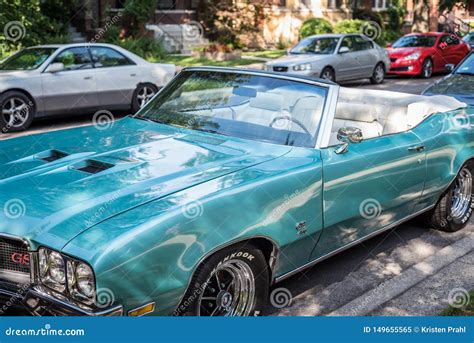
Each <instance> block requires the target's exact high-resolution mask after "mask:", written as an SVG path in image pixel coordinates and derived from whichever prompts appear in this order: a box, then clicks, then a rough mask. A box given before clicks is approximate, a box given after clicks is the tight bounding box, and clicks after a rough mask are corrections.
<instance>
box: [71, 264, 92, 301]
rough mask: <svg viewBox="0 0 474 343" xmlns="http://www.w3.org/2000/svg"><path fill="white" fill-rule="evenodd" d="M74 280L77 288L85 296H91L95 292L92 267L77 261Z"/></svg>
mask: <svg viewBox="0 0 474 343" xmlns="http://www.w3.org/2000/svg"><path fill="white" fill-rule="evenodd" d="M76 282H77V288H78V290H79V291H80V292H81V293H82V294H83V295H85V296H86V297H87V298H92V297H93V296H94V294H95V281H94V273H93V272H92V269H91V268H90V267H89V266H88V265H86V264H84V263H79V264H78V265H77V267H76Z"/></svg>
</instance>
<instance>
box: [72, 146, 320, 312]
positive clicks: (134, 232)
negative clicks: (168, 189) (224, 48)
mask: <svg viewBox="0 0 474 343" xmlns="http://www.w3.org/2000/svg"><path fill="white" fill-rule="evenodd" d="M321 213H322V199H321V159H320V154H319V151H317V150H314V149H295V150H294V151H292V152H291V153H289V154H288V155H287V156H285V157H282V158H279V159H276V160H273V161H268V162H265V163H263V164H260V165H257V166H254V167H251V168H248V169H245V170H241V171H239V172H236V173H234V174H231V175H226V176H223V177H221V178H218V179H215V180H212V181H209V182H206V183H203V184H200V185H196V186H194V187H192V188H189V189H187V190H183V191H181V192H177V193H175V194H172V195H170V196H168V197H166V198H163V199H161V200H158V201H154V202H151V203H148V204H146V205H143V206H140V207H139V208H136V209H134V210H131V211H128V212H126V213H123V214H122V215H119V216H116V217H114V218H112V219H110V220H108V221H105V222H103V223H101V224H99V225H97V226H96V227H93V228H91V229H89V230H87V231H85V232H84V233H82V234H80V235H79V236H78V237H76V238H74V239H73V240H72V241H71V242H69V243H68V244H67V245H66V246H65V247H64V249H63V251H64V252H65V253H67V254H70V255H72V256H77V257H80V258H82V259H84V260H86V261H88V262H89V263H90V264H91V265H92V266H93V268H94V270H95V272H96V279H97V287H98V288H99V289H110V290H111V291H112V293H113V294H114V297H115V299H116V301H117V302H119V303H121V304H123V305H124V308H125V310H126V311H128V310H130V309H132V308H134V307H137V306H140V305H143V304H144V303H147V302H149V301H155V302H156V305H157V306H156V311H155V314H171V313H172V312H173V311H174V309H175V308H176V307H177V306H178V304H179V302H180V301H181V298H182V296H183V294H184V292H185V290H186V288H187V286H188V284H189V282H190V279H191V277H192V275H193V272H194V270H195V269H196V267H197V265H198V264H199V263H200V262H201V261H202V260H203V259H204V258H205V257H206V256H208V254H210V253H211V252H214V251H216V250H218V249H219V248H220V247H223V246H226V245H228V244H229V243H230V242H234V241H241V240H245V239H251V238H253V237H268V238H269V239H271V240H272V241H274V242H275V244H277V245H278V248H279V250H280V254H279V259H278V262H277V265H278V268H277V270H276V271H275V273H276V275H275V276H277V275H278V274H283V273H285V272H287V271H289V270H291V269H294V268H295V267H297V266H299V265H302V264H304V263H306V262H307V261H308V258H309V255H310V252H311V250H312V249H313V247H314V245H315V242H316V241H317V239H318V238H319V235H320V233H321V229H322V216H321ZM303 220H304V221H306V223H307V231H306V233H305V234H303V235H301V234H299V233H298V232H297V230H296V229H295V228H296V225H297V223H298V222H299V221H303Z"/></svg>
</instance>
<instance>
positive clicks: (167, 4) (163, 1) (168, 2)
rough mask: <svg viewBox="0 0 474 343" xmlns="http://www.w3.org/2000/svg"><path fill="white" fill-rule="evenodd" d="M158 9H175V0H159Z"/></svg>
mask: <svg viewBox="0 0 474 343" xmlns="http://www.w3.org/2000/svg"><path fill="white" fill-rule="evenodd" d="M158 9H159V10H174V9H176V1H175V0H160V1H158Z"/></svg>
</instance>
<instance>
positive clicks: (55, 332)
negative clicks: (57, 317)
mask: <svg viewBox="0 0 474 343" xmlns="http://www.w3.org/2000/svg"><path fill="white" fill-rule="evenodd" d="M85 334H86V333H85V331H84V329H53V328H52V327H51V325H50V324H45V326H44V327H42V328H39V329H17V328H12V327H9V328H8V329H5V335H6V336H85Z"/></svg>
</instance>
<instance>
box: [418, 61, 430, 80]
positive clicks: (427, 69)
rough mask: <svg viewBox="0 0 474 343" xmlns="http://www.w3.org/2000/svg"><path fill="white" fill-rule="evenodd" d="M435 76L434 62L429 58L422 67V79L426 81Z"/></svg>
mask: <svg viewBox="0 0 474 343" xmlns="http://www.w3.org/2000/svg"><path fill="white" fill-rule="evenodd" d="M432 75H433V61H432V60H431V58H427V59H425V60H424V61H423V65H422V67H421V75H420V76H421V77H422V78H424V79H429V78H430V77H431V76H432Z"/></svg>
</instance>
